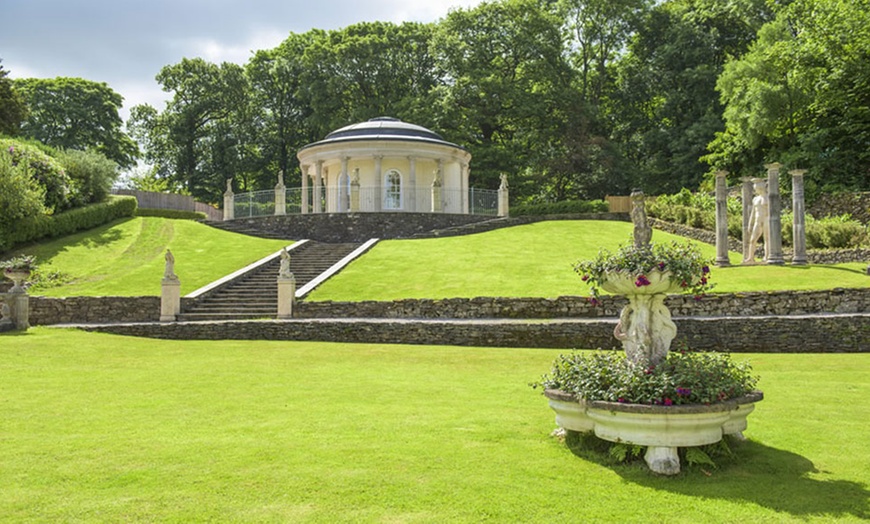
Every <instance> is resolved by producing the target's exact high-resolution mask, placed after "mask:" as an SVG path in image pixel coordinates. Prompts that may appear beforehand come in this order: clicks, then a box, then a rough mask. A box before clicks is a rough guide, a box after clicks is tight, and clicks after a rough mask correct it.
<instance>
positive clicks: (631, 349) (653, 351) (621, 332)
mask: <svg viewBox="0 0 870 524" xmlns="http://www.w3.org/2000/svg"><path fill="white" fill-rule="evenodd" d="M601 288H602V289H604V290H605V291H607V292H608V293H612V294H614V295H623V296H625V298H627V299H628V305H627V306H625V307H624V308H623V309H622V312H620V314H619V323H618V324H617V325H616V329H615V330H614V332H613V335H614V336H615V337H616V339H617V340H619V341H620V342H622V347H623V349H624V350H625V355H626V357H628V359H629V360H630V361H631V362H632V363H633V364H636V365H644V366H646V365H650V364H657V363H659V362H661V361H662V360H664V358H665V356H667V354H668V350H669V349H670V348H671V341H672V340H673V339H674V337H675V336H676V335H677V326H676V325H675V324H674V322H673V321H672V320H671V312H670V310H669V309H668V308H667V306H665V304H664V301H665V298H666V297H667V295H668V293H676V292H678V291H679V290H680V289H681V288H680V283H679V282H675V281H672V280H671V274H670V272H669V271H659V270H653V271H650V272H647V273H644V274H641V275H634V274H631V273H628V272H624V271H618V272H612V273H608V274H607V275H606V279H605V280H604V282H602V284H601Z"/></svg>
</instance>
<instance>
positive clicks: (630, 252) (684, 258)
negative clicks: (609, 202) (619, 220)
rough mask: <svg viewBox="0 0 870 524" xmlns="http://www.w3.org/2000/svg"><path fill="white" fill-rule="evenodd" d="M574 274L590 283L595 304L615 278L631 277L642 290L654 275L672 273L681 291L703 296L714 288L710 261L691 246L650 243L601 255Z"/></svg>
mask: <svg viewBox="0 0 870 524" xmlns="http://www.w3.org/2000/svg"><path fill="white" fill-rule="evenodd" d="M574 271H575V272H576V273H577V274H579V275H580V276H581V278H582V279H583V281H584V282H586V283H587V284H588V285H589V287H590V289H591V293H592V299H591V300H592V302H593V304H597V303H598V299H599V297H600V292H601V288H602V287H603V286H605V285H606V284H607V282H608V280H609V279H611V278H612V277H613V275H614V274H627V275H630V276H631V278H632V279H634V285H635V286H636V287H637V288H638V289H639V290H640V289H642V288H644V287H646V286H649V285H651V281H650V276H651V275H652V274H654V273H656V272H657V273H668V278H669V279H670V281H671V282H673V283H674V284H676V286H678V288H679V289H681V290H683V291H685V292H690V293H692V294H694V295H695V296H701V295H703V294H704V293H706V292H707V291H709V290H710V289H712V288H713V284H712V283H710V281H709V277H710V261H709V260H708V259H705V258H704V257H703V256H702V255H701V252H700V251H699V250H698V248H697V247H696V246H694V245H692V244H691V243H688V242H687V243H685V244H679V243H677V242H672V243H670V244H656V243H650V244H647V245H642V246H635V245H626V246H622V247H620V248H619V250H617V252H616V253H611V252H610V251H608V250H606V249H602V250H601V251H599V252H598V256H597V257H596V258H595V259H594V260H586V261H582V262H578V263H576V264H575V265H574Z"/></svg>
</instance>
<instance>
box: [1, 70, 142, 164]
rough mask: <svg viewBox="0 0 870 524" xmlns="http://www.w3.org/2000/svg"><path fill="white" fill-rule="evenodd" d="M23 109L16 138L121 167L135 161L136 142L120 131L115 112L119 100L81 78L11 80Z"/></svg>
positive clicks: (109, 90) (107, 89)
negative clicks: (91, 152)
mask: <svg viewBox="0 0 870 524" xmlns="http://www.w3.org/2000/svg"><path fill="white" fill-rule="evenodd" d="M15 87H16V88H17V90H18V91H19V92H20V93H21V96H22V98H23V99H24V102H25V104H26V106H27V109H28V114H27V117H26V118H25V119H24V121H23V122H22V124H21V135H22V136H25V137H28V138H33V139H35V140H39V141H40V142H42V143H43V144H47V145H50V146H52V147H58V148H66V149H79V150H87V149H93V150H95V151H96V152H98V153H101V154H103V155H105V156H106V157H107V158H109V159H111V160H113V161H115V162H116V163H117V164H118V165H119V166H121V167H131V166H133V165H134V164H135V162H136V158H137V157H138V156H139V148H138V146H137V145H136V143H135V142H134V141H133V140H132V139H131V138H130V137H129V136H127V134H126V133H125V132H124V131H123V130H122V126H123V124H124V121H123V120H122V119H121V117H120V115H119V114H118V111H119V110H120V109H121V106H122V105H123V101H124V99H123V98H122V97H121V95H119V94H118V93H116V92H115V91H113V90H112V88H110V87H109V86H108V85H107V84H105V83H101V82H92V81H90V80H85V79H82V78H65V77H58V78H53V79H43V78H24V79H18V80H15Z"/></svg>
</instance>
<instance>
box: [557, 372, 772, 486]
mask: <svg viewBox="0 0 870 524" xmlns="http://www.w3.org/2000/svg"><path fill="white" fill-rule="evenodd" d="M544 396H546V397H547V399H548V400H549V404H550V407H551V408H552V409H553V411H554V412H555V413H556V423H557V424H558V425H559V426H560V427H562V428H564V429H566V430H569V431H577V432H580V433H585V432H589V431H591V432H594V434H595V436H596V437H598V438H600V439H603V440H607V441H610V442H622V443H627V444H636V445H639V446H647V450H646V453H645V455H644V460H645V461H646V463H647V465H648V466H649V468H650V470H651V471H653V472H655V473H659V474H662V475H676V474H677V473H679V472H680V457H679V455H678V453H677V449H678V448H680V447H688V446H703V445H707V444H713V443H716V442H719V441H720V440H722V437H723V435H734V436H735V437H737V438H740V439H743V438H744V437H743V430H745V429H746V417H747V416H748V415H749V414H750V413H752V410H754V409H755V403H756V402H759V401H761V400H762V399H763V398H764V395H763V394H762V393H761V392H760V391H754V392H752V393H750V394H748V395H744V396H742V397H738V398H733V399H729V400H726V401H723V402H717V403H715V404H688V405H679V406H653V405H647V404H629V403H623V402H605V401H586V400H584V399H578V398H576V397H575V396H574V395H571V394H569V393H566V392H564V391H560V390H556V389H547V390H544Z"/></svg>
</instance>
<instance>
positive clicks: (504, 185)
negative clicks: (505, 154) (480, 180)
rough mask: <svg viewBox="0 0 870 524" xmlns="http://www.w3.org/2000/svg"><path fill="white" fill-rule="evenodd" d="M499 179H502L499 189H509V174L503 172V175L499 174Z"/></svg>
mask: <svg viewBox="0 0 870 524" xmlns="http://www.w3.org/2000/svg"><path fill="white" fill-rule="evenodd" d="M499 179H501V185H500V186H499V189H507V188H508V179H507V174H505V173H502V174H501V175H499Z"/></svg>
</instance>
